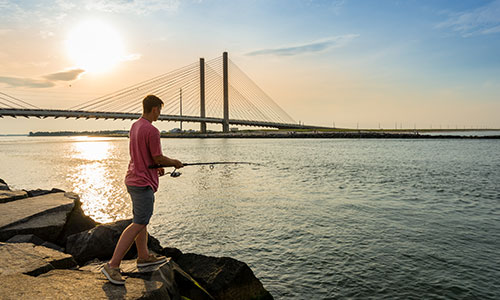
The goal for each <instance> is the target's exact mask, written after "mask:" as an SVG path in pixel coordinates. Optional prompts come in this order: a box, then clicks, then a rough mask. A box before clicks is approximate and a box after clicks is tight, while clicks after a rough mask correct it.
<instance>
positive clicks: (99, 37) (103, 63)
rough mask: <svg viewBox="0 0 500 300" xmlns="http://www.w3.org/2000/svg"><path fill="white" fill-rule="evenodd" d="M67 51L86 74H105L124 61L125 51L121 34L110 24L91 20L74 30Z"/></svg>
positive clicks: (67, 42) (68, 41)
mask: <svg viewBox="0 0 500 300" xmlns="http://www.w3.org/2000/svg"><path fill="white" fill-rule="evenodd" d="M66 50H67V53H68V56H69V57H70V59H71V60H72V61H73V62H74V63H75V64H76V67H79V68H82V69H84V70H85V71H86V72H95V73H100V72H105V71H109V70H111V69H112V68H113V67H114V66H115V65H117V64H118V63H119V62H120V61H122V60H123V57H124V56H125V50H124V46H123V42H122V39H121V37H120V34H119V33H118V32H117V31H116V30H115V29H114V28H113V27H111V26H110V25H109V24H107V23H104V22H102V21H98V20H89V21H85V22H82V23H80V24H78V25H77V26H76V27H75V28H73V29H72V30H71V31H70V32H69V35H68V38H67V39H66Z"/></svg>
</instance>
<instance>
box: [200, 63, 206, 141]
mask: <svg viewBox="0 0 500 300" xmlns="http://www.w3.org/2000/svg"><path fill="white" fill-rule="evenodd" d="M200 118H205V59H204V58H200ZM200 131H201V132H202V133H206V132H207V122H200Z"/></svg>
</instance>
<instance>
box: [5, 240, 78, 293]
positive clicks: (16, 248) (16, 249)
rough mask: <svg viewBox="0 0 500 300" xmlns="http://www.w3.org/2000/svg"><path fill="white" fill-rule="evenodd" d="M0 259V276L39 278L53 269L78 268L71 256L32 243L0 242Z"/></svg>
mask: <svg viewBox="0 0 500 300" xmlns="http://www.w3.org/2000/svg"><path fill="white" fill-rule="evenodd" d="M0 257H1V258H2V259H1V260H0V275H10V274H27V275H31V276H38V275H40V274H43V273H46V272H48V271H50V270H53V269H63V268H74V267H76V261H75V260H74V259H73V257H71V255H68V254H65V253H62V252H59V251H55V250H53V249H49V248H46V247H43V246H36V245H35V244H31V243H1V242H0ZM0 295H2V294H1V293H0Z"/></svg>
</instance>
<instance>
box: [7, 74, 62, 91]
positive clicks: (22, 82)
mask: <svg viewBox="0 0 500 300" xmlns="http://www.w3.org/2000/svg"><path fill="white" fill-rule="evenodd" d="M0 82H2V83H6V84H7V85H9V86H12V87H29V88H48V87H53V86H54V85H55V83H53V82H52V81H49V80H45V79H34V78H22V77H8V76H0Z"/></svg>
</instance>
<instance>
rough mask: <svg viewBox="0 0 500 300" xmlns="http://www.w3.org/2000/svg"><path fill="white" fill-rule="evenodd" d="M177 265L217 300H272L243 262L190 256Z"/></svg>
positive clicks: (181, 257)
mask: <svg viewBox="0 0 500 300" xmlns="http://www.w3.org/2000/svg"><path fill="white" fill-rule="evenodd" d="M176 262H177V263H178V264H179V266H180V267H181V268H182V269H183V270H185V271H186V272H188V273H189V274H190V275H191V276H192V277H193V278H194V279H195V280H197V281H198V282H199V283H200V284H201V285H202V286H204V287H206V288H207V290H208V292H209V293H210V294H212V295H213V296H214V297H215V298H216V299H221V300H225V299H273V297H272V296H271V294H270V293H269V292H268V291H266V290H265V289H264V287H263V285H262V283H261V282H260V281H259V280H258V279H257V278H256V277H255V275H254V274H253V272H252V270H251V269H250V267H248V265H247V264H245V263H244V262H240V261H238V260H235V259H233V258H230V257H220V258H217V257H208V256H204V255H199V254H192V253H188V254H183V255H181V256H180V257H179V258H178V259H177V260H176Z"/></svg>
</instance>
